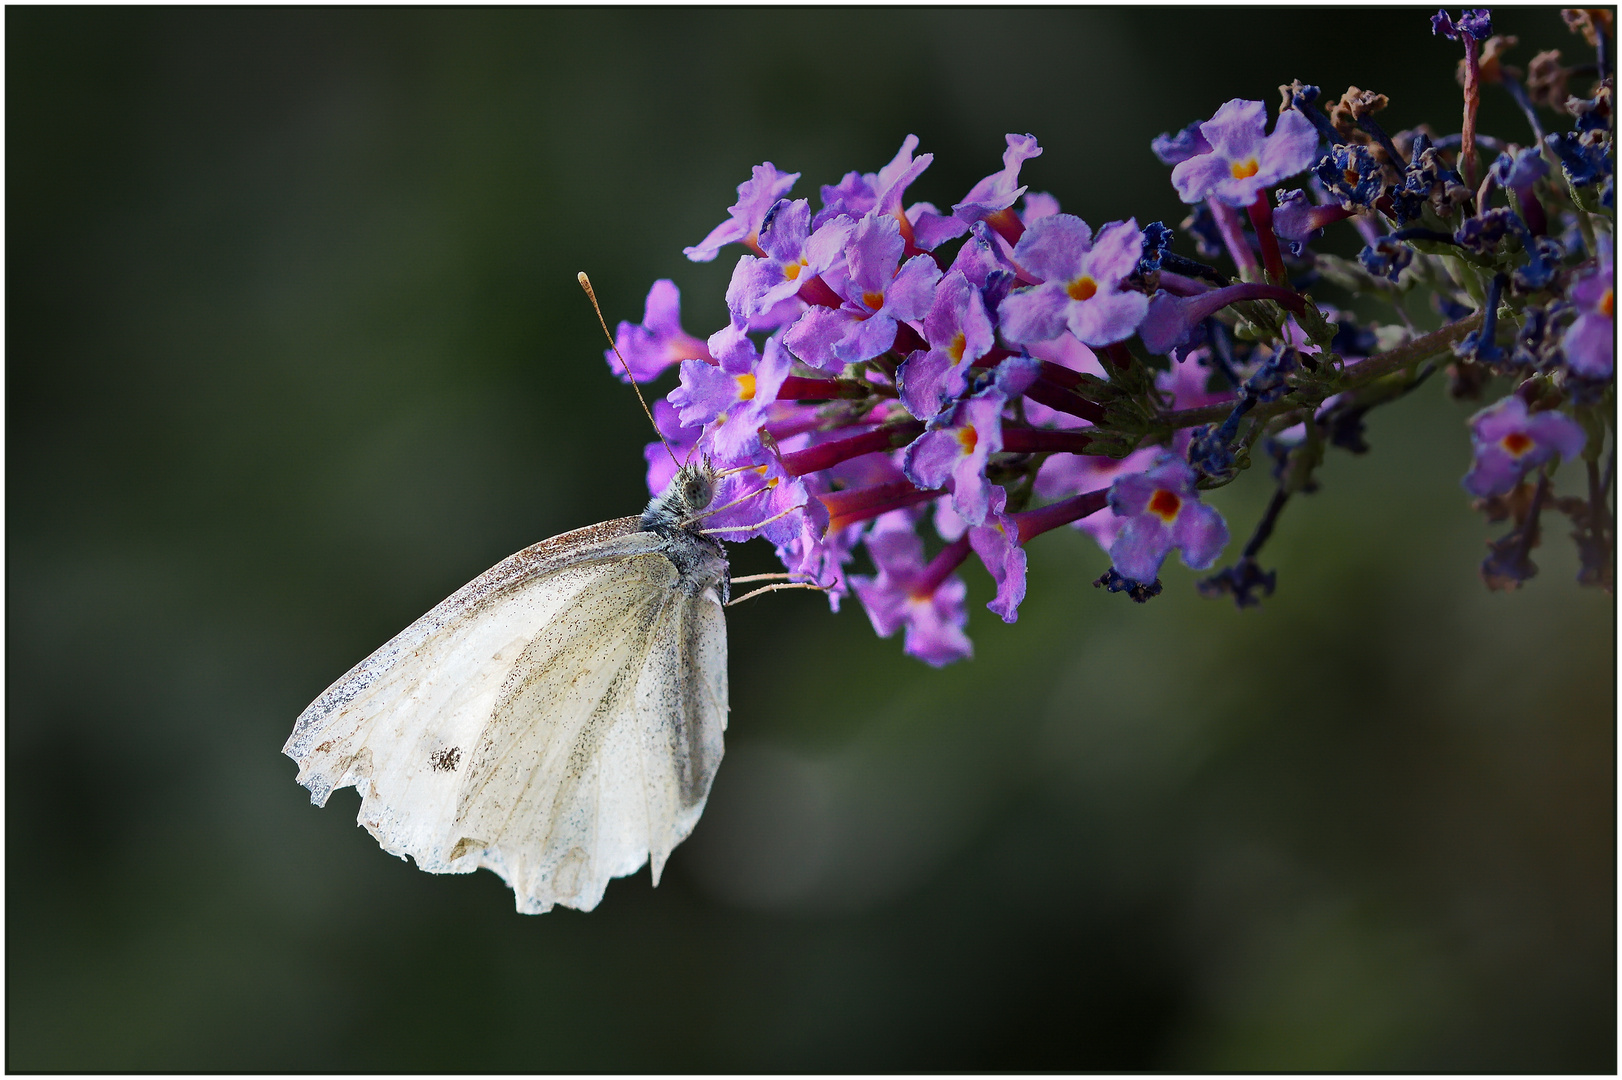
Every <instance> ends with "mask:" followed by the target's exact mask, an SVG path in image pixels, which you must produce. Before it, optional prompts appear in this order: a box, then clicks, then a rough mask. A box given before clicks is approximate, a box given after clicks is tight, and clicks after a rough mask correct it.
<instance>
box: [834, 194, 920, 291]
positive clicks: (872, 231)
mask: <svg viewBox="0 0 1622 1080" xmlns="http://www.w3.org/2000/svg"><path fill="white" fill-rule="evenodd" d="M904 250H906V242H905V241H904V240H902V239H901V226H900V224H899V223H898V222H897V221H896V220H895V218H893V217H888V216H886V215H883V214H868V215H867V216H866V217H864V218H862V220H861V222H860V223H859V224H858V225H857V226H856V235H855V237H853V238H852V240H851V241H850V243H849V244H848V245H847V247H846V253H847V258H848V259H849V261H850V284H851V288H850V290H849V292H848V293H847V295H846V298H847V299H850V300H860V299H861V295H860V294H862V293H883V292H884V291H885V290H886V289H887V288H888V287H889V285H890V281H891V279H892V278H894V277H895V270H896V264H897V263H899V262H900V261H901V254H902V252H903V251H904ZM852 294H855V295H852Z"/></svg>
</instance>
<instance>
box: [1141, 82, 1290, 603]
mask: <svg viewBox="0 0 1622 1080" xmlns="http://www.w3.org/2000/svg"><path fill="white" fill-rule="evenodd" d="M1296 115H1300V114H1299V113H1297V114H1296ZM1302 119H1305V117H1302ZM1200 134H1201V135H1204V136H1205V141H1206V142H1208V143H1210V144H1211V150H1212V151H1213V156H1215V157H1218V158H1226V159H1227V160H1228V161H1243V160H1245V159H1246V158H1249V157H1256V158H1259V157H1260V156H1261V153H1262V140H1263V139H1264V138H1266V134H1267V106H1265V105H1263V104H1262V103H1261V102H1259V101H1245V100H1244V99H1242V98H1234V99H1233V100H1231V101H1226V102H1223V104H1222V107H1221V108H1219V109H1217V111H1216V115H1215V116H1213V117H1211V119H1209V120H1207V121H1206V122H1205V123H1203V124H1201V125H1200ZM1123 572H1124V571H1123Z"/></svg>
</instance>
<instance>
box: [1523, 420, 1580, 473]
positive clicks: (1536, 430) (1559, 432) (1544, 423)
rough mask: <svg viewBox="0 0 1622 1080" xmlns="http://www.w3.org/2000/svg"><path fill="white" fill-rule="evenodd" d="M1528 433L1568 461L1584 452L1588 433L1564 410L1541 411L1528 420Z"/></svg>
mask: <svg viewBox="0 0 1622 1080" xmlns="http://www.w3.org/2000/svg"><path fill="white" fill-rule="evenodd" d="M1526 433H1527V434H1528V435H1530V436H1532V438H1533V439H1536V440H1537V442H1538V443H1539V444H1541V445H1543V446H1547V447H1551V448H1552V449H1554V450H1555V451H1556V452H1557V453H1559V455H1560V456H1561V457H1562V458H1564V459H1565V460H1567V461H1571V460H1573V459H1574V458H1576V457H1577V455H1579V454H1581V453H1582V452H1583V446H1584V444H1586V443H1587V442H1588V434H1587V433H1586V432H1585V431H1583V426H1582V425H1581V424H1579V423H1578V422H1577V421H1575V420H1573V419H1572V418H1571V417H1569V416H1567V415H1566V414H1565V413H1563V412H1553V411H1550V412H1540V413H1537V414H1535V415H1533V417H1532V418H1531V419H1530V420H1529V421H1527V424H1526Z"/></svg>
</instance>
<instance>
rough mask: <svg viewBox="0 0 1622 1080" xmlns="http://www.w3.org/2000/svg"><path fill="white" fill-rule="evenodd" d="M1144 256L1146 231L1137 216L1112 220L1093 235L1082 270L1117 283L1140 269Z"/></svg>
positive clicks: (1096, 278)
mask: <svg viewBox="0 0 1622 1080" xmlns="http://www.w3.org/2000/svg"><path fill="white" fill-rule="evenodd" d="M1021 239H1023V237H1022V238H1021ZM1142 256H1143V230H1141V229H1139V228H1138V222H1137V219H1136V218H1128V219H1127V220H1125V221H1112V222H1110V223H1109V224H1108V225H1105V226H1104V227H1103V228H1102V229H1099V230H1098V235H1097V236H1095V237H1093V249H1092V250H1091V251H1090V252H1088V253H1087V254H1086V256H1084V257H1083V259H1082V267H1083V272H1084V273H1088V274H1091V275H1092V276H1093V278H1094V280H1096V281H1098V282H1100V283H1103V282H1108V283H1109V284H1111V285H1114V284H1115V283H1117V282H1119V281H1120V280H1121V279H1122V278H1124V277H1126V276H1127V275H1128V274H1131V273H1132V271H1134V270H1136V269H1137V268H1138V260H1139V259H1140V258H1141V257H1142Z"/></svg>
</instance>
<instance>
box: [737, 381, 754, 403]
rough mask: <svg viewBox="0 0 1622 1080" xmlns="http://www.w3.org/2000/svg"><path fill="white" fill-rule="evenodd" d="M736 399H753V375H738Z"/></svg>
mask: <svg viewBox="0 0 1622 1080" xmlns="http://www.w3.org/2000/svg"><path fill="white" fill-rule="evenodd" d="M736 378H737V380H738V400H739V401H753V400H755V377H754V376H753V375H738V376H736Z"/></svg>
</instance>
